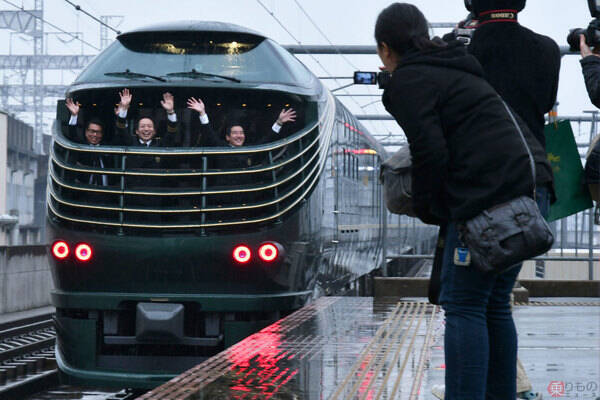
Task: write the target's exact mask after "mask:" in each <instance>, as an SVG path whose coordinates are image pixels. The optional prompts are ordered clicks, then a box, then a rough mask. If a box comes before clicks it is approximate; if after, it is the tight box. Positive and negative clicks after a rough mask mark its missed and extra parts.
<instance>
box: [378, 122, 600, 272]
mask: <svg viewBox="0 0 600 400" xmlns="http://www.w3.org/2000/svg"><path fill="white" fill-rule="evenodd" d="M589 114H590V115H584V116H569V117H561V118H559V119H562V118H564V119H569V120H570V121H571V122H572V123H573V124H574V126H573V131H574V134H575V137H576V139H577V140H576V142H577V147H578V148H579V152H580V156H581V158H582V161H583V162H584V161H585V156H586V153H587V150H588V148H589V146H590V143H591V142H592V140H593V138H594V137H595V136H596V135H597V134H598V123H600V113H599V112H598V111H593V112H590V113H589ZM588 128H589V132H586V129H588ZM596 207H598V206H596ZM396 221H397V222H396ZM387 224H388V238H389V239H388V241H387V248H386V254H387V257H386V258H387V261H388V262H391V261H394V260H397V261H419V260H432V259H433V249H434V245H435V238H436V237H437V227H434V226H431V225H425V224H423V223H421V222H420V221H418V220H417V219H414V218H409V217H406V216H398V215H392V214H390V215H389V217H388V223H387ZM599 224H600V211H599V209H598V208H596V209H594V208H590V209H587V210H584V211H582V212H579V213H577V214H574V215H571V216H569V217H566V218H562V219H560V220H557V221H553V222H551V223H550V227H551V229H552V231H553V233H554V245H553V247H552V249H551V250H550V251H549V252H548V253H546V254H544V255H542V256H539V257H536V258H534V259H532V260H526V261H525V263H524V267H523V269H522V271H521V275H520V276H521V277H526V278H541V279H557V280H562V279H588V280H594V279H600V225H599ZM396 229H398V231H396ZM394 238H395V239H394Z"/></svg>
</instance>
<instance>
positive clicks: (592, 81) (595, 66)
mask: <svg viewBox="0 0 600 400" xmlns="http://www.w3.org/2000/svg"><path fill="white" fill-rule="evenodd" d="M579 50H580V53H581V57H583V58H582V59H581V60H580V63H581V68H582V71H583V78H584V80H585V87H586V89H587V92H588V96H590V100H591V102H592V103H593V104H594V105H595V106H596V107H598V108H600V55H599V54H597V52H598V51H599V50H600V48H599V47H598V46H595V47H594V50H593V51H592V49H591V48H590V46H588V44H587V43H586V38H585V36H584V35H581V34H580V35H579ZM585 181H586V183H587V184H588V188H589V190H590V194H591V196H592V199H593V200H594V201H595V202H596V207H598V204H599V203H600V135H597V136H596V138H595V139H594V140H593V141H592V143H591V144H590V149H589V151H588V153H587V156H586V162H585ZM596 223H598V222H596Z"/></svg>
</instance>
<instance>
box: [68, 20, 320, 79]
mask: <svg viewBox="0 0 600 400" xmlns="http://www.w3.org/2000/svg"><path fill="white" fill-rule="evenodd" d="M157 78H161V79H165V80H168V81H175V80H204V81H212V82H218V81H229V82H231V81H234V82H243V83H277V84H287V85H296V86H297V85H300V86H306V85H308V84H309V83H310V81H311V74H310V72H309V71H308V70H307V69H306V67H304V65H302V63H300V62H299V61H298V60H297V59H296V58H295V57H293V56H292V55H291V54H289V53H288V52H287V51H285V50H284V49H283V48H281V47H280V46H279V45H277V44H276V43H274V42H273V41H271V40H270V39H266V38H263V37H260V36H255V35H251V34H242V33H231V32H201V31H200V32H198V31H192V32H139V33H132V34H128V35H124V36H122V37H120V38H119V40H117V41H116V42H115V43H113V44H112V45H111V46H109V47H108V48H107V49H106V50H105V51H104V52H103V53H101V54H100V55H99V56H98V57H97V58H96V59H95V60H94V61H93V62H92V63H91V64H90V65H89V66H88V67H87V68H86V69H85V70H84V71H83V72H82V73H81V75H79V77H78V78H77V80H76V81H75V83H76V84H77V83H84V82H106V81H114V80H115V79H123V80H124V81H126V80H145V79H153V80H156V79H157Z"/></svg>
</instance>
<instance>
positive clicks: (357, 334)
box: [141, 297, 600, 400]
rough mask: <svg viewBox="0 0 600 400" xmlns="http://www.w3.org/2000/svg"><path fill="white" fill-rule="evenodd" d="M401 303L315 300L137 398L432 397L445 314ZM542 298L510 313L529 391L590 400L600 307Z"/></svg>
mask: <svg viewBox="0 0 600 400" xmlns="http://www.w3.org/2000/svg"><path fill="white" fill-rule="evenodd" d="M402 300H403V301H399V299H382V300H380V299H377V300H373V299H372V298H364V297H363V298H360V297H359V298H349V297H343V298H336V297H328V298H322V299H320V300H318V301H317V302H316V303H315V304H313V305H311V306H309V307H306V308H304V309H302V310H300V311H298V312H297V313H294V314H292V315H290V316H289V317H287V318H285V319H283V320H281V321H279V322H277V323H276V324H274V325H271V326H269V327H267V328H265V329H263V330H262V331H260V332H259V333H257V334H255V335H252V336H250V337H249V338H247V339H245V340H244V341H242V342H240V343H238V344H237V345H235V346H233V347H231V348H230V349H228V350H226V351H224V352H222V353H220V354H218V355H216V356H215V357H213V358H211V359H209V360H207V361H206V362H204V363H203V364H201V365H199V366H197V367H195V368H193V369H191V370H189V371H187V372H186V373H184V374H182V375H180V376H179V377H177V378H175V379H173V380H171V381H170V382H168V383H167V384H165V385H163V386H161V387H159V388H156V389H155V390H153V391H152V392H149V393H147V394H146V395H144V396H142V397H141V399H165V398H169V399H180V400H188V399H189V400H191V399H344V400H346V399H411V400H413V399H415V400H416V399H428V400H429V399H434V397H433V395H432V394H431V391H430V390H431V387H432V386H433V385H435V384H441V383H443V381H444V369H445V364H444V354H443V327H444V323H443V312H442V311H440V310H439V308H437V307H434V306H432V305H430V304H428V303H425V302H424V301H423V300H424V299H412V300H411V299H402ZM543 300H544V302H543V303H542V302H532V303H531V304H529V305H521V306H517V307H515V310H514V316H515V322H516V325H517V329H518V332H519V345H520V348H519V356H520V358H521V361H522V362H523V364H524V366H525V369H526V371H527V374H528V375H529V378H530V379H531V381H532V383H533V390H534V391H538V392H542V394H543V395H544V397H545V398H551V397H557V396H558V393H561V396H560V397H561V398H578V399H584V398H588V399H592V400H593V399H596V397H598V396H600V390H599V389H600V388H598V385H599V381H600V300H598V299H592V300H588V299H579V300H577V302H575V301H576V299H558V301H559V302H557V300H551V299H543ZM582 301H583V302H582ZM167 396H168V397H167Z"/></svg>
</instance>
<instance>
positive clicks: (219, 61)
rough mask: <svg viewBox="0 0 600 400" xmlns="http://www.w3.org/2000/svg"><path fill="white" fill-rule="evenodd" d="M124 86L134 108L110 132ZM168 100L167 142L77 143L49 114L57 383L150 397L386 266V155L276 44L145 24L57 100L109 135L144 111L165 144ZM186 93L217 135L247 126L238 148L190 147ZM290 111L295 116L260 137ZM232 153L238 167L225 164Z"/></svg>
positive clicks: (197, 28)
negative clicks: (173, 123)
mask: <svg viewBox="0 0 600 400" xmlns="http://www.w3.org/2000/svg"><path fill="white" fill-rule="evenodd" d="M123 88H128V89H129V90H130V91H131V93H132V94H133V101H132V102H131V106H130V108H129V112H128V115H127V117H126V118H125V120H126V121H125V123H124V124H122V126H121V127H120V129H121V130H120V131H119V129H118V128H119V127H118V126H117V124H115V123H113V121H115V113H116V112H117V111H115V105H117V104H118V103H119V92H120V91H121V90H123ZM165 92H169V93H170V94H171V95H172V96H173V98H174V99H175V109H174V111H175V114H176V116H177V121H178V124H179V126H178V130H177V132H178V133H177V135H178V140H179V142H178V143H179V145H177V146H170V147H146V146H143V147H142V146H131V145H129V146H125V145H122V144H115V143H116V142H114V141H111V140H107V141H106V142H105V143H103V144H101V145H98V146H94V145H91V144H86V143H85V142H82V140H80V139H81V137H78V136H74V135H73V134H72V129H71V128H73V126H72V125H71V126H69V121H70V114H69V111H68V110H67V107H66V105H65V101H63V100H61V101H59V102H58V104H57V118H56V121H55V123H54V125H53V141H52V144H51V149H50V161H49V164H50V165H49V183H48V195H47V218H48V223H47V226H48V237H49V241H50V245H49V247H48V254H49V260H50V263H51V270H52V276H53V280H54V285H55V289H54V290H53V292H52V302H53V304H54V306H55V307H56V332H57V341H56V359H57V362H58V366H59V369H60V371H61V374H62V376H63V378H65V379H66V380H67V382H69V383H85V384H92V385H111V386H118V387H131V388H151V387H154V386H156V385H158V384H160V383H162V382H164V381H166V380H168V379H170V378H172V377H173V376H175V375H177V374H178V373H180V372H182V371H184V370H185V369H188V368H190V367H192V366H194V365H196V364H198V363H200V362H201V361H202V360H204V359H205V358H206V357H208V356H210V355H213V354H215V353H216V352H218V351H220V350H222V349H223V348H225V347H227V346H230V345H231V344H233V343H235V342H237V341H239V340H240V339H242V338H243V337H245V336H247V335H248V334H250V333H252V332H255V331H257V330H259V329H261V328H262V327H264V326H266V325H268V324H270V323H272V322H274V321H275V320H277V319H279V318H280V317H281V316H283V315H286V314H288V313H290V312H291V311H293V310H296V309H298V308H300V307H302V306H304V305H305V304H306V303H307V302H310V301H311V299H314V298H315V297H318V296H321V295H327V294H335V293H341V292H343V291H344V290H348V288H350V287H351V286H352V285H354V284H355V283H356V281H357V280H358V279H359V278H360V277H363V276H365V275H366V274H369V273H370V272H371V271H373V270H374V269H376V268H379V267H380V266H381V265H382V263H383V262H384V260H383V242H384V236H385V235H384V232H383V228H382V227H383V226H385V223H384V220H385V210H384V208H383V206H382V204H383V203H382V192H381V188H380V185H378V183H377V177H378V173H379V165H380V162H381V159H382V158H384V156H385V150H384V149H383V147H382V146H381V145H380V144H379V143H378V142H377V141H376V140H374V139H373V137H372V136H370V135H369V133H368V132H367V130H366V129H365V128H364V127H363V126H362V125H361V124H360V122H358V121H357V120H356V119H355V118H354V117H353V116H352V114H351V113H350V112H349V111H348V110H347V109H346V108H345V107H344V106H343V105H342V104H341V103H340V102H339V101H338V100H337V99H335V98H334V97H333V96H332V94H331V93H330V92H329V91H328V90H327V88H326V87H324V86H323V85H322V84H321V82H320V81H319V79H318V78H317V77H315V76H314V75H313V74H312V73H311V72H310V71H309V70H308V69H307V68H306V67H305V66H304V65H303V64H302V63H301V62H300V61H299V60H298V59H296V58H295V57H294V56H292V55H291V54H290V53H289V52H287V51H286V50H285V49H284V48H282V47H281V46H280V45H278V44H277V43H275V42H273V41H272V40H270V39H268V38H266V37H264V36H263V35H261V34H259V33H257V32H254V31H252V30H249V29H246V28H243V27H240V26H237V25H233V24H227V23H217V22H178V23H172V24H162V25H156V26H150V27H146V28H143V29H137V30H133V31H130V32H126V33H123V34H121V35H119V36H118V38H117V40H116V41H115V42H114V43H112V44H111V45H110V46H109V47H108V48H107V49H105V50H104V51H103V52H102V53H101V54H99V55H98V56H97V57H96V58H95V59H94V60H93V61H92V62H91V64H90V65H89V66H88V67H87V68H86V69H85V70H84V71H83V72H82V73H81V74H80V75H79V77H78V78H77V79H76V80H75V81H74V82H73V84H72V85H71V86H70V88H69V91H68V93H67V98H72V99H73V101H74V102H75V104H78V105H79V107H80V112H79V114H78V121H77V124H82V123H83V122H85V121H86V120H88V121H89V120H90V119H92V118H99V119H100V120H102V121H105V124H104V138H108V139H111V138H115V137H116V136H117V134H118V132H122V131H125V132H126V134H129V135H132V137H134V136H133V134H134V131H135V129H136V126H137V125H136V119H137V118H138V117H139V116H141V115H149V114H151V115H154V116H155V119H154V121H156V126H157V131H158V132H159V134H160V132H161V131H163V132H165V127H166V126H167V125H168V121H167V119H166V117H165V115H164V110H162V108H161V104H160V99H161V96H162V94H163V93H165ZM192 97H194V98H202V99H203V101H204V104H205V107H206V111H207V114H208V115H210V121H211V122H210V123H211V125H212V126H213V127H214V131H215V132H219V131H220V130H222V129H223V127H224V126H225V125H226V124H227V122H228V121H229V120H231V119H232V118H234V117H233V116H235V118H236V119H239V120H242V121H244V122H243V123H244V125H245V127H246V129H247V130H246V144H245V145H244V146H239V147H233V146H207V145H198V143H199V141H198V140H197V137H198V135H200V134H199V133H198V132H199V130H200V129H201V128H202V126H200V125H199V124H201V122H199V120H198V117H197V115H196V114H194V112H193V110H191V109H189V108H187V107H186V103H185V99H188V98H192ZM289 108H293V109H294V110H295V111H296V120H295V121H293V122H291V123H288V124H286V125H285V126H284V128H283V129H282V130H281V131H280V133H279V135H278V136H276V137H275V138H274V139H273V138H271V139H269V140H268V141H266V142H265V140H264V139H265V138H266V137H268V136H269V135H268V134H264V132H266V131H268V130H269V128H270V126H271V124H272V123H273V121H274V120H275V119H276V118H277V115H278V113H279V112H280V110H282V109H289ZM75 127H76V126H75ZM79 128H81V126H79ZM165 135H168V133H166V134H165ZM98 156H101V157H102V160H104V161H103V162H102V163H101V165H98V164H97V163H92V162H90V160H92V159H94V157H96V159H97V157H98ZM234 159H235V160H239V159H247V160H248V163H247V165H242V166H238V167H236V168H223V165H232V164H231V163H223V161H224V160H225V161H227V160H230V161H231V160H234ZM146 161H147V162H146ZM95 177H96V178H97V177H100V178H101V179H93V178H95Z"/></svg>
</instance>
